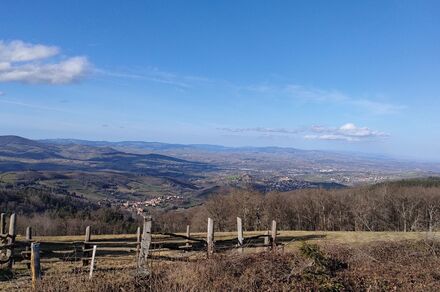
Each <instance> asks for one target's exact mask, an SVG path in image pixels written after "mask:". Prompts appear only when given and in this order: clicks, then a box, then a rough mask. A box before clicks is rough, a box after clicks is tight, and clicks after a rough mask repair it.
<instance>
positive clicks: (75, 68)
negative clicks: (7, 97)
mask: <svg viewBox="0 0 440 292" xmlns="http://www.w3.org/2000/svg"><path fill="white" fill-rule="evenodd" d="M59 55H60V49H59V48H58V47H55V46H46V45H42V44H30V43H25V42H23V41H20V40H15V41H11V42H5V41H0V82H22V83H43V84H67V83H72V82H75V81H77V80H79V79H81V78H82V77H84V75H85V74H86V73H87V71H88V70H89V68H90V64H89V62H88V60H87V58H86V57H82V56H75V57H70V58H66V59H61V60H54V58H55V57H57V56H59Z"/></svg>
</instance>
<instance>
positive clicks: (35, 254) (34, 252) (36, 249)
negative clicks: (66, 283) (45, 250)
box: [31, 242, 41, 289]
mask: <svg viewBox="0 0 440 292" xmlns="http://www.w3.org/2000/svg"><path fill="white" fill-rule="evenodd" d="M31 274H32V287H33V288H34V289H35V285H36V284H37V280H39V279H41V266H40V244H39V243H36V242H33V243H32V244H31Z"/></svg>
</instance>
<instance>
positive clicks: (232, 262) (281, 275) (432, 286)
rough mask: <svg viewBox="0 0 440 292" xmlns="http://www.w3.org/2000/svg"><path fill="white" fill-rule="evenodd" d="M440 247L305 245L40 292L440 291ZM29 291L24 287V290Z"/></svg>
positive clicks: (58, 280)
mask: <svg viewBox="0 0 440 292" xmlns="http://www.w3.org/2000/svg"><path fill="white" fill-rule="evenodd" d="M439 251H440V249H439V248H438V247H437V246H436V245H435V244H433V243H432V242H427V241H400V242H375V243H370V244H363V245H359V246H356V247H354V246H350V245H340V244H339V245H331V244H330V245H329V244H325V245H324V246H321V247H319V246H317V245H314V244H305V245H302V246H301V247H300V248H299V249H296V250H294V251H289V252H286V253H284V254H283V253H271V252H265V253H253V254H245V255H236V254H219V255H216V256H215V257H214V258H212V259H208V260H207V259H200V260H198V261H196V262H178V263H175V262H173V263H170V262H154V263H153V264H152V274H151V275H150V276H147V277H140V276H137V275H136V272H135V269H133V268H123V269H114V270H101V271H99V270H98V272H97V273H96V277H94V279H93V280H89V279H88V278H87V277H86V275H85V273H81V272H78V271H76V272H75V273H70V274H66V273H63V274H57V273H54V274H51V275H46V277H44V279H43V280H42V281H41V282H40V283H39V284H38V287H37V291H78V292H81V291H292V290H293V291H311V290H313V291H438V290H439V289H440V259H439V258H438V257H437V256H436V254H437V253H438V252H439ZM26 289H27V290H30V287H29V285H28V286H27V288H25V287H23V286H22V289H21V290H26Z"/></svg>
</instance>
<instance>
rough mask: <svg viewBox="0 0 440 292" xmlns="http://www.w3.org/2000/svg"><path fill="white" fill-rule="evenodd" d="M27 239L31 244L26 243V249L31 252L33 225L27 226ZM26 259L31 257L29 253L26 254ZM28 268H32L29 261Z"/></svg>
mask: <svg viewBox="0 0 440 292" xmlns="http://www.w3.org/2000/svg"><path fill="white" fill-rule="evenodd" d="M26 241H27V243H28V244H29V245H26V249H25V250H26V251H27V252H29V249H30V247H31V245H32V227H30V226H28V227H26ZM25 258H26V259H29V254H26V256H25ZM26 266H27V268H28V269H30V268H31V263H30V262H29V264H26Z"/></svg>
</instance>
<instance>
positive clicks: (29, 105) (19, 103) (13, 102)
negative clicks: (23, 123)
mask: <svg viewBox="0 0 440 292" xmlns="http://www.w3.org/2000/svg"><path fill="white" fill-rule="evenodd" d="M0 103H3V104H11V105H15V106H19V107H25V108H31V109H36V110H42V111H55V112H63V113H73V112H72V111H68V110H65V109H61V108H55V107H49V106H43V105H37V104H32V103H27V102H22V101H18V100H8V99H0Z"/></svg>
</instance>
